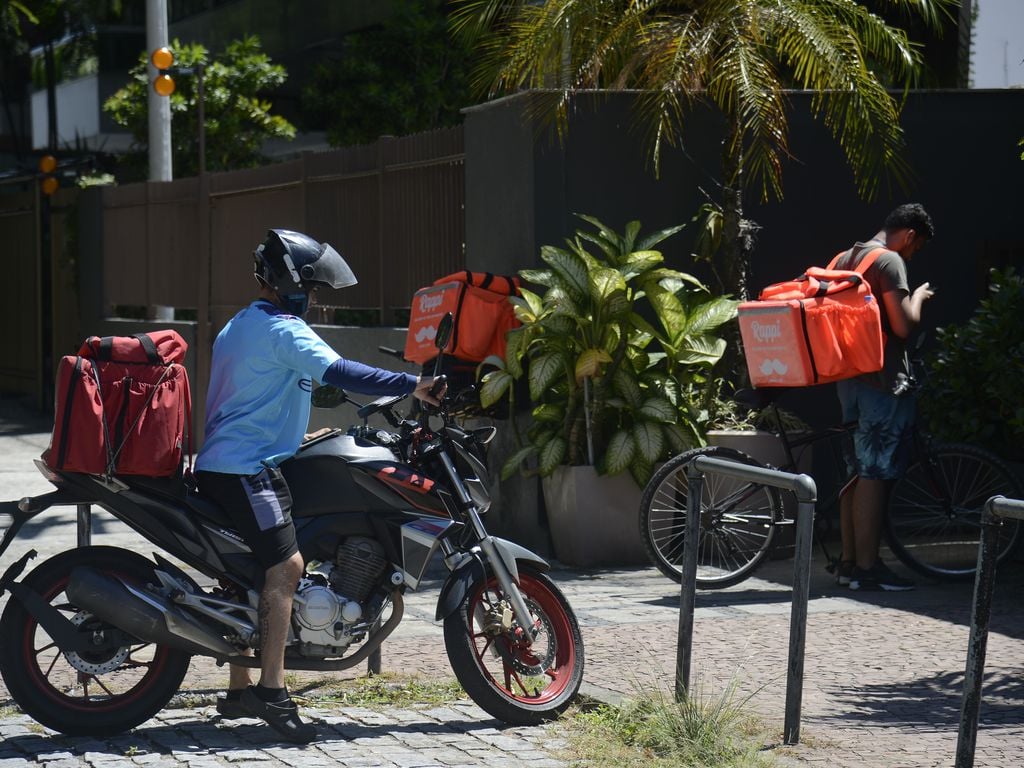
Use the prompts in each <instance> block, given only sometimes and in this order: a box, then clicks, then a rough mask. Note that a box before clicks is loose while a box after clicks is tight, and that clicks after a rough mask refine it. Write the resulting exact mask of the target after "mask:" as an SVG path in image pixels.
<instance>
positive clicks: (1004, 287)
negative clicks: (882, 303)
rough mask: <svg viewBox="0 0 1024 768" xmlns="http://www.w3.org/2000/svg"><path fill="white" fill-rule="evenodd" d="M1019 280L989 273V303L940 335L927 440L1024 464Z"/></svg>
mask: <svg viewBox="0 0 1024 768" xmlns="http://www.w3.org/2000/svg"><path fill="white" fill-rule="evenodd" d="M1022 313H1024V278H1022V277H1021V276H1020V275H1018V274H1017V273H1016V272H1015V271H1014V269H1013V268H1012V267H1010V268H1008V269H1006V270H1005V271H999V270H992V272H991V273H990V281H989V295H988V297H987V298H985V299H983V300H982V301H981V303H980V304H979V305H978V307H977V308H976V309H975V310H974V313H973V315H972V316H971V318H970V319H969V320H968V321H967V322H966V323H964V324H962V325H951V326H946V327H945V328H940V329H938V331H937V335H938V342H939V347H938V351H937V352H936V354H935V355H934V357H932V358H931V359H930V360H929V362H928V365H927V368H926V371H927V384H926V386H925V387H924V388H923V390H922V397H921V404H920V405H921V411H922V414H923V415H924V416H925V417H926V418H927V419H928V424H929V428H930V429H931V430H932V432H933V433H934V434H935V435H936V436H938V437H940V438H942V439H944V440H950V441H955V442H971V443H979V444H981V445H984V446H985V447H986V448H989V449H990V450H992V451H994V452H996V453H997V454H999V455H1001V456H1002V457H1003V458H1006V459H1011V460H1015V461H1024V447H1022V440H1021V438H1022V437H1024V327H1022V326H1021V322H1020V318H1021V316H1022Z"/></svg>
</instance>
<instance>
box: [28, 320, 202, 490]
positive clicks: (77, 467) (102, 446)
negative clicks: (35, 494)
mask: <svg viewBox="0 0 1024 768" xmlns="http://www.w3.org/2000/svg"><path fill="white" fill-rule="evenodd" d="M187 349H188V345H187V344H186V343H185V340H184V339H183V338H182V337H181V336H180V335H179V334H178V332H177V331H174V330H163V331H153V332H151V333H137V334H135V335H134V336H104V337H103V338H100V337H99V336H90V337H89V338H87V339H86V340H85V342H84V343H83V344H82V347H81V349H79V351H78V354H77V355H68V356H66V357H64V358H62V359H61V361H60V363H59V364H58V366H57V386H56V393H55V400H56V404H55V408H54V422H53V435H52V437H51V439H50V446H49V448H47V449H46V451H45V452H44V453H43V461H45V462H46V464H47V466H49V467H51V468H52V469H57V470H63V471H66V472H85V473H88V474H93V475H99V474H103V475H108V476H109V475H145V476H149V477H170V476H172V475H176V474H178V473H179V472H180V471H181V463H182V448H183V446H182V441H183V438H184V434H185V430H186V428H187V427H188V426H189V424H190V422H191V418H192V413H191V411H192V398H191V392H190V390H189V383H188V373H187V372H186V371H185V366H183V365H182V361H183V360H184V359H185V352H186V351H187ZM189 439H190V440H191V430H189Z"/></svg>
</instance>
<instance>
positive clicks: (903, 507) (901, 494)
mask: <svg viewBox="0 0 1024 768" xmlns="http://www.w3.org/2000/svg"><path fill="white" fill-rule="evenodd" d="M996 495H1003V496H1007V497H1009V498H1014V499H1019V498H1021V486H1020V483H1019V482H1018V481H1017V479H1016V478H1015V477H1014V476H1013V474H1012V473H1011V472H1010V470H1009V469H1008V468H1007V467H1006V465H1005V464H1003V462H1002V461H1000V460H999V459H998V458H997V457H996V456H993V455H992V454H990V453H989V452H988V451H985V450H982V449H980V448H978V447H976V446H973V445H959V444H949V445H936V446H933V447H931V448H930V449H929V450H928V453H927V455H925V456H924V457H922V458H921V459H920V460H919V461H917V462H916V463H915V464H913V465H911V467H910V468H909V469H908V470H907V471H906V473H905V474H904V475H903V477H901V478H900V479H899V480H897V481H896V483H895V485H894V486H893V489H892V493H891V494H890V496H889V509H888V512H889V514H888V515H887V517H886V533H887V536H888V540H889V546H890V547H891V549H892V552H893V554H894V555H896V557H898V558H899V559H900V560H901V561H903V563H905V564H906V565H907V566H908V567H910V568H913V569H914V570H915V571H917V572H918V573H920V574H922V575H924V576H930V577H932V578H935V579H941V580H944V581H957V580H966V579H970V578H973V577H974V572H975V570H976V569H977V566H978V546H979V544H980V541H981V511H982V508H983V507H984V506H985V502H986V501H988V500H989V498H991V497H992V496H996ZM997 530H998V544H997V547H996V552H997V553H998V561H999V562H1001V561H1003V560H1004V559H1005V558H1006V557H1008V556H1009V555H1010V553H1011V552H1012V551H1013V550H1014V548H1015V547H1016V546H1017V542H1018V541H1019V540H1020V536H1021V526H1020V522H1019V521H1017V520H1007V521H1005V522H1003V524H1002V525H1001V526H999V528H998V529H997Z"/></svg>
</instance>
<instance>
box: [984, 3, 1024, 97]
mask: <svg viewBox="0 0 1024 768" xmlns="http://www.w3.org/2000/svg"><path fill="white" fill-rule="evenodd" d="M974 5H975V7H976V8H977V10H978V14H977V18H976V20H975V22H974V40H973V44H972V46H971V87H972V88H1015V87H1016V88H1020V87H1024V0H974Z"/></svg>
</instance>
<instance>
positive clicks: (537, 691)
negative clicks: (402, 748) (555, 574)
mask: <svg viewBox="0 0 1024 768" xmlns="http://www.w3.org/2000/svg"><path fill="white" fill-rule="evenodd" d="M499 590H500V588H499V586H498V583H497V581H496V580H495V579H493V578H492V579H489V580H488V581H487V583H486V584H484V585H481V586H479V587H477V589H476V590H475V591H474V592H473V594H472V595H471V597H470V600H469V602H468V606H467V612H468V617H469V626H468V631H469V633H470V642H471V643H472V646H473V656H474V658H475V660H476V663H477V667H479V669H480V670H481V672H483V674H484V676H485V677H486V678H487V679H488V681H489V682H490V683H491V685H492V686H494V687H495V688H496V689H497V690H499V691H501V693H502V694H503V695H505V696H507V697H508V698H510V699H512V700H513V701H516V702H519V703H522V704H527V705H531V706H537V705H540V704H547V703H548V702H551V701H554V700H555V699H557V698H558V697H559V696H561V695H562V694H563V693H564V692H565V690H566V689H567V688H568V687H570V686H571V685H572V677H573V670H574V669H575V667H576V643H575V632H574V631H573V625H572V622H571V621H570V619H569V616H568V614H567V613H566V611H565V608H564V607H563V606H562V603H561V601H560V600H559V599H558V597H557V596H556V595H555V594H554V593H553V592H552V591H551V590H550V589H548V587H547V586H546V585H545V584H544V583H543V582H542V581H540V580H538V579H536V578H534V577H532V576H530V575H529V574H520V577H519V590H520V592H521V593H522V595H523V598H524V599H525V600H526V602H527V605H528V606H529V607H530V611H531V613H533V614H534V615H535V616H536V617H537V618H538V620H539V621H540V622H541V634H540V635H538V638H537V641H535V644H534V645H533V646H532V647H529V648H528V647H527V646H526V645H525V644H521V643H517V642H515V640H514V638H512V637H510V635H509V633H502V634H500V635H494V634H489V633H487V632H484V631H482V630H481V628H480V627H478V626H477V625H476V622H475V620H474V617H475V616H477V614H478V612H479V611H481V610H482V611H484V612H486V611H487V610H488V608H490V607H491V606H492V605H493V601H492V600H490V599H489V598H493V597H495V596H496V595H497V594H499ZM539 645H543V647H542V648H541V647H538V646H539ZM495 651H497V652H498V653H499V654H500V655H499V657H497V658H495V657H494V652H495ZM542 657H543V658H542ZM509 658H511V663H510V660H509ZM539 661H540V662H543V663H542V666H543V673H542V674H532V675H531V674H530V673H525V674H524V673H523V671H521V670H517V669H516V662H519V663H521V664H523V665H525V666H535V665H536V664H537V662H539ZM540 682H544V683H545V685H544V687H543V689H541V688H540V687H539V683H540Z"/></svg>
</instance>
